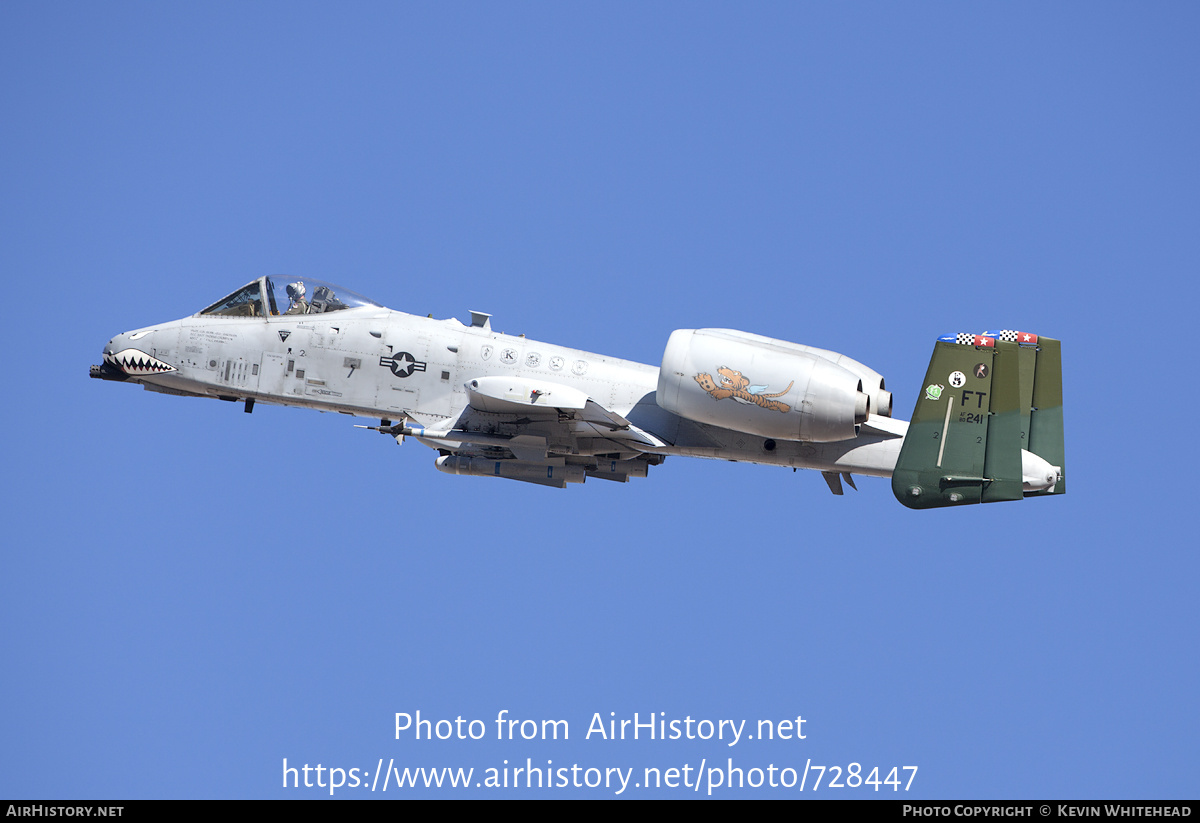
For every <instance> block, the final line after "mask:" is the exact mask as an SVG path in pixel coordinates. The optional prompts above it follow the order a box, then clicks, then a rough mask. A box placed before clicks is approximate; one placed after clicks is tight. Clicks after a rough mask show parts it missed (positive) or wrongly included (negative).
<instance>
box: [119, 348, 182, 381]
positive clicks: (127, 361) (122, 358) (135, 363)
mask: <svg viewBox="0 0 1200 823" xmlns="http://www.w3.org/2000/svg"><path fill="white" fill-rule="evenodd" d="M104 359H105V360H107V361H108V362H109V363H112V364H113V365H114V366H116V367H117V368H119V369H120V370H121V371H123V372H125V373H126V374H135V375H140V374H162V373H163V372H169V371H175V370H176V369H175V367H174V366H172V365H171V364H170V363H164V362H163V361H161V360H159V359H158V358H157V357H151V356H150V355H148V354H146V353H145V352H144V351H139V350H138V349H122V350H121V351H119V352H117V353H116V354H106V355H104Z"/></svg>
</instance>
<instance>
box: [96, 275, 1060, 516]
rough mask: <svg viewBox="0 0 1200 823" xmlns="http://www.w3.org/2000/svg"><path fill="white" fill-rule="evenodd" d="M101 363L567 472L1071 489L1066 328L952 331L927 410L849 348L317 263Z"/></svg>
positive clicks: (505, 469) (926, 501)
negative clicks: (635, 318) (609, 315)
mask: <svg viewBox="0 0 1200 823" xmlns="http://www.w3.org/2000/svg"><path fill="white" fill-rule="evenodd" d="M91 376H92V377H95V378H99V379H103V380H109V381H117V382H125V383H135V384H141V385H142V386H143V387H144V388H146V389H148V390H151V391H157V392H163V393H167V394H175V395H181V396H193V397H210V398H212V397H215V398H218V399H221V400H227V401H240V402H242V403H243V404H244V408H245V410H246V411H247V412H250V411H252V410H253V408H254V404H255V403H270V404H277V405H284V406H299V407H304V408H311V409H318V410H321V411H339V412H344V413H347V414H352V415H357V416H360V417H368V418H375V419H377V420H378V425H372V426H365V427H364V428H370V429H373V430H375V431H378V432H381V433H383V434H385V435H388V436H389V437H392V438H394V439H395V440H396V442H403V441H404V439H405V438H406V437H411V438H413V439H415V440H417V441H418V442H419V443H422V444H424V445H427V446H429V447H431V448H433V449H435V450H436V451H437V452H438V456H437V457H436V458H435V466H436V468H437V469H438V470H439V471H442V472H445V473H448V474H457V475H472V476H478V477H502V478H508V479H510V480H520V481H523V482H528V483H536V484H539V485H545V486H554V487H558V488H563V487H565V486H567V485H568V484H579V483H583V482H585V481H586V480H587V479H588V478H599V479H603V480H615V481H621V482H626V481H628V480H629V479H630V478H631V477H645V476H647V474H648V471H649V468H650V467H651V466H657V465H659V464H661V463H662V462H663V461H664V460H665V459H666V458H667V457H669V456H673V455H678V456H687V457H707V458H712V459H719V460H735V461H742V462H751V463H762V464H768V465H776V466H788V467H791V468H793V469H799V468H804V469H815V470H817V471H820V472H822V474H823V476H824V477H825V480H826V482H827V483H828V485H829V488H830V490H831V491H832V492H833V493H834V494H841V493H842V490H843V487H842V481H843V480H845V481H847V482H848V483H849V484H850V485H851V486H853V485H854V483H853V479H852V476H853V475H855V474H859V475H871V476H877V477H890V478H891V479H892V487H893V492H894V493H895V495H896V497H897V499H899V500H900V501H901V502H902V503H904V504H905V505H907V506H909V507H911V508H933V507H940V506H953V505H961V504H967V503H980V502H994V501H999V500H1019V499H1023V498H1025V497H1030V496H1046V495H1053V494H1062V493H1063V492H1064V491H1065V480H1064V471H1063V465H1064V462H1065V455H1064V447H1063V422H1062V367H1061V354H1060V346H1059V343H1058V341H1057V340H1052V339H1050V338H1046V337H1038V336H1036V335H1032V334H1025V333H1022V332H1010V331H1003V332H988V333H985V334H983V335H973V334H972V335H954V336H950V337H949V338H942V339H939V341H938V342H937V343H936V344H935V346H934V354H933V357H932V359H931V360H930V365H929V368H928V371H927V373H926V378H925V383H924V384H923V386H924V387H923V389H922V391H921V393H920V394H919V396H918V401H917V405H916V409H915V413H914V417H913V422H912V423H911V424H910V423H907V422H905V421H903V420H897V419H894V418H893V417H892V395H891V393H890V392H889V391H888V390H887V389H886V387H885V383H884V379H883V377H882V375H880V374H879V373H878V372H876V371H874V370H872V369H870V368H868V367H867V366H865V365H863V364H861V363H859V362H857V361H855V360H852V359H850V358H848V357H846V356H845V355H841V354H838V353H836V352H832V351H828V350H825V349H819V348H814V347H811V346H804V345H800V344H796V343H789V342H786V341H782V340H775V339H772V338H768V337H762V336H760V335H755V334H750V333H747V332H741V331H735V330H732V329H680V330H677V331H675V332H673V333H672V334H671V335H670V338H669V340H668V341H667V345H666V347H665V351H664V353H663V356H662V359H661V364H660V366H659V367H655V366H650V365H645V364H642V363H636V362H632V361H627V360H619V359H616V358H612V357H606V356H604V355H599V354H593V353H590V352H584V351H579V350H576V349H570V348H566V347H564V346H557V345H553V344H550V343H541V342H537V341H534V340H529V339H526V338H525V337H513V336H510V335H505V334H500V333H498V332H496V331H494V330H493V329H492V326H491V319H490V315H487V314H485V313H482V312H474V311H473V312H471V321H470V324H469V325H468V324H464V323H461V322H459V321H458V320H455V319H447V320H435V319H432V318H426V317H418V316H414V315H410V314H405V313H403V312H397V311H392V310H390V309H387V308H385V307H384V306H382V305H380V304H379V303H376V302H374V301H372V300H368V299H367V298H365V297H362V296H361V295H358V294H356V293H354V292H352V291H349V290H347V289H343V288H341V287H339V286H335V285H333V284H330V283H325V282H322V281H319V280H313V279H310V278H282V277H261V278H259V279H257V280H255V281H253V282H251V283H249V284H247V285H245V286H243V287H242V288H240V289H238V290H237V291H235V292H233V293H232V294H230V295H228V296H226V297H224V298H222V299H221V300H218V301H217V302H215V303H213V304H212V305H210V306H208V307H207V308H205V309H203V310H201V311H199V312H197V313H196V314H193V315H191V316H189V317H185V318H182V319H179V320H173V321H169V322H166V323H160V324H157V325H154V326H147V327H145V328H142V329H138V330H135V331H132V332H126V333H124V334H120V335H117V336H116V337H114V338H113V339H112V340H110V341H109V342H108V344H107V345H106V346H105V347H104V352H103V362H102V363H101V364H99V365H96V366H92V368H91Z"/></svg>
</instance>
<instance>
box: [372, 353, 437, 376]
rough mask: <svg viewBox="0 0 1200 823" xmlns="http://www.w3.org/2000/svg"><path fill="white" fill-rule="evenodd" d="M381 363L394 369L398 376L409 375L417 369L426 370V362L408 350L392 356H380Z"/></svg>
mask: <svg viewBox="0 0 1200 823" xmlns="http://www.w3.org/2000/svg"><path fill="white" fill-rule="evenodd" d="M379 365H381V366H384V367H385V368H389V369H391V370H392V374H394V375H396V376H397V377H408V376H409V375H411V374H412V373H413V372H415V371H425V365H426V364H425V362H424V361H421V360H418V359H417V358H415V357H413V356H412V355H411V354H409V353H408V352H406V351H402V352H398V353H396V354H394V355H392V356H391V357H380V358H379Z"/></svg>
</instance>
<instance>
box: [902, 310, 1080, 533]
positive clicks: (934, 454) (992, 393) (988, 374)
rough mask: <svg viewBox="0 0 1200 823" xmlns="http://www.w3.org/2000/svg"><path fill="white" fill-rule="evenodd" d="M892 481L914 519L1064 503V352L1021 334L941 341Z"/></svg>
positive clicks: (949, 337)
mask: <svg viewBox="0 0 1200 823" xmlns="http://www.w3.org/2000/svg"><path fill="white" fill-rule="evenodd" d="M924 386H925V388H924V389H923V390H922V392H921V395H920V397H918V398H917V406H916V409H915V410H914V411H913V417H912V422H911V423H909V426H908V433H907V434H906V435H905V437H904V445H903V446H902V447H901V449H900V459H899V460H898V461H897V462H896V469H895V471H894V472H893V474H892V493H893V494H895V495H896V499H897V500H899V501H900V502H901V503H903V504H904V505H905V506H908V507H909V508H911V509H931V508H938V507H941V506H961V505H965V504H968V503H994V502H997V501H1000V500H1020V499H1022V498H1024V497H1040V496H1044V495H1048V494H1062V493H1064V492H1065V491H1066V481H1065V480H1064V476H1065V474H1064V464H1065V447H1064V445H1063V410H1062V348H1061V344H1060V343H1059V341H1058V340H1053V339H1051V338H1048V337H1038V336H1037V335H1034V334H1025V333H1023V332H1014V331H996V332H985V333H984V334H981V335H975V334H958V335H947V336H946V337H940V338H938V342H937V343H936V344H934V347H933V357H932V358H930V361H929V370H928V371H927V372H926V373H925V383H924Z"/></svg>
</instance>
